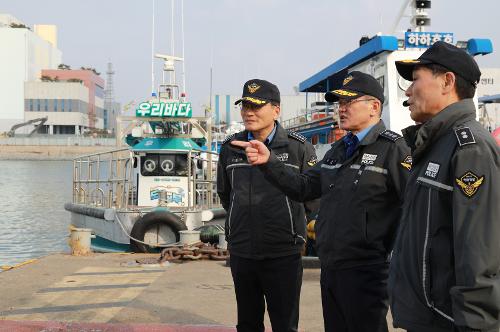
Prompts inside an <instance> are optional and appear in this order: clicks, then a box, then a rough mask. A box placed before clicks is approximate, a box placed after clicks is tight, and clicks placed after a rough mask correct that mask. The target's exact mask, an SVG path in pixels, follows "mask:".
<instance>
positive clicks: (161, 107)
mask: <svg viewBox="0 0 500 332" xmlns="http://www.w3.org/2000/svg"><path fill="white" fill-rule="evenodd" d="M135 116H137V117H183V118H190V117H192V109H191V103H175V102H172V103H163V102H152V103H149V102H143V103H140V104H139V107H138V108H137V109H136V110H135Z"/></svg>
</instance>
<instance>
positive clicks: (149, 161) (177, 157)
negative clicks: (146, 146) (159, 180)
mask: <svg viewBox="0 0 500 332" xmlns="http://www.w3.org/2000/svg"><path fill="white" fill-rule="evenodd" d="M141 174H142V175H143V176H187V175H188V164H187V154H177V153H171V154H163V153H162V154H154V153H148V154H147V155H146V156H145V157H142V158H141Z"/></svg>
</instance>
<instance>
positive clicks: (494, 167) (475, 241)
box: [389, 99, 500, 332]
mask: <svg viewBox="0 0 500 332" xmlns="http://www.w3.org/2000/svg"><path fill="white" fill-rule="evenodd" d="M475 115H476V112H475V107H474V104H473V102H472V100H471V99H464V100H462V101H460V102H457V103H454V104H452V105H450V106H448V107H447V108H445V109H444V110H443V111H441V112H440V113H438V114H437V115H436V116H434V117H433V118H432V119H431V120H429V121H427V122H426V123H424V124H423V125H420V126H413V127H409V128H407V129H406V130H405V131H403V133H404V136H405V139H407V141H408V144H409V145H410V146H411V147H412V156H413V167H412V170H411V176H410V179H409V180H408V185H407V191H406V195H405V205H404V213H403V217H402V220H401V228H400V231H399V234H398V238H397V241H396V244H395V247H394V254H393V258H392V262H391V268H390V277H389V295H390V297H391V310H392V314H393V317H394V322H395V325H396V326H400V327H403V328H405V329H410V330H415V331H423V332H427V331H439V332H441V331H452V330H453V328H454V327H458V329H459V330H460V331H496V332H498V331H499V316H500V271H499V270H500V151H499V147H498V146H497V144H496V143H495V141H494V139H493V137H492V136H491V134H490V133H488V132H487V131H486V130H485V129H484V128H483V127H482V126H481V125H480V124H479V123H478V122H477V121H476V120H475Z"/></svg>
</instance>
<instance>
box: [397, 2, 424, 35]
mask: <svg viewBox="0 0 500 332" xmlns="http://www.w3.org/2000/svg"><path fill="white" fill-rule="evenodd" d="M408 7H410V8H411V15H406V14H405V12H406V10H407V8H408ZM429 8H431V1H430V0H406V1H404V2H403V5H402V6H401V9H400V10H399V14H398V16H397V18H396V21H395V22H394V25H393V26H392V31H391V34H392V35H395V34H396V33H397V32H398V30H397V29H398V26H399V24H400V23H401V19H402V18H403V17H410V24H411V30H412V31H416V32H424V31H425V27H426V26H428V25H430V24H431V19H430V17H429V13H427V9H429Z"/></svg>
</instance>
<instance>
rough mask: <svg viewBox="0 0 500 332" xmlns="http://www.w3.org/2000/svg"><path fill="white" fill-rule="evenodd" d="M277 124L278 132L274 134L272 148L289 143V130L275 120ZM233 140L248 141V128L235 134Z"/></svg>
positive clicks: (270, 145) (270, 146)
mask: <svg viewBox="0 0 500 332" xmlns="http://www.w3.org/2000/svg"><path fill="white" fill-rule="evenodd" d="M275 124H276V133H275V134H274V137H273V139H272V141H271V143H270V144H269V146H268V147H269V148H270V149H274V148H278V147H283V146H287V145H288V132H287V131H286V130H285V129H284V128H283V127H282V126H281V125H280V124H279V122H278V121H275ZM232 140H238V141H248V130H244V131H240V132H239V133H237V134H236V135H234V138H233V139H232ZM238 150H241V149H238Z"/></svg>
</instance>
